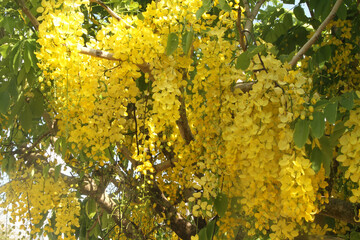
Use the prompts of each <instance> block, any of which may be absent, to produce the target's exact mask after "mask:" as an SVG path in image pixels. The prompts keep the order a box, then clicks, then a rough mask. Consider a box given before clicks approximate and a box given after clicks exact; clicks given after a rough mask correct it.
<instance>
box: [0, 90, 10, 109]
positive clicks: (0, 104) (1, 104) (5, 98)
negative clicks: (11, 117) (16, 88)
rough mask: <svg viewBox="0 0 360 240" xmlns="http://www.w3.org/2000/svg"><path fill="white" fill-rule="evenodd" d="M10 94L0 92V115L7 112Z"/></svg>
mask: <svg viewBox="0 0 360 240" xmlns="http://www.w3.org/2000/svg"><path fill="white" fill-rule="evenodd" d="M9 106H10V94H9V92H7V91H5V92H0V113H3V114H6V113H7V111H9Z"/></svg>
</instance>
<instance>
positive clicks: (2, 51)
mask: <svg viewBox="0 0 360 240" xmlns="http://www.w3.org/2000/svg"><path fill="white" fill-rule="evenodd" d="M8 49H9V44H3V45H1V46H0V54H1V56H2V57H3V59H4V58H6V53H7V50H8Z"/></svg>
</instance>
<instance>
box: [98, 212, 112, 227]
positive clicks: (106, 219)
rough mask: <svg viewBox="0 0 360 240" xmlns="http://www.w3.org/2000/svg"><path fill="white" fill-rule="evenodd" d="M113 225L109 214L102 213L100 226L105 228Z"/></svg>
mask: <svg viewBox="0 0 360 240" xmlns="http://www.w3.org/2000/svg"><path fill="white" fill-rule="evenodd" d="M112 225H113V220H112V218H111V215H110V214H106V213H104V214H103V215H102V217H101V226H102V227H103V228H107V227H110V226H112Z"/></svg>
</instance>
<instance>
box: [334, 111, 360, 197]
mask: <svg viewBox="0 0 360 240" xmlns="http://www.w3.org/2000/svg"><path fill="white" fill-rule="evenodd" d="M359 121H360V109H359V108H357V109H354V110H352V111H350V117H349V120H348V121H346V123H345V126H347V127H348V128H350V129H352V130H351V131H347V132H346V133H345V134H344V135H343V136H342V137H341V138H340V139H339V143H340V146H341V153H342V154H341V155H339V156H338V157H337V158H336V160H337V161H339V162H340V163H342V165H343V166H345V167H347V169H346V171H345V178H347V179H350V180H351V181H352V182H354V183H357V186H358V187H357V188H355V189H353V190H352V193H353V196H351V197H350V198H349V200H350V201H351V202H353V203H358V202H360V163H359V161H358V160H359V156H360V153H359V146H360V145H359V144H360V125H359Z"/></svg>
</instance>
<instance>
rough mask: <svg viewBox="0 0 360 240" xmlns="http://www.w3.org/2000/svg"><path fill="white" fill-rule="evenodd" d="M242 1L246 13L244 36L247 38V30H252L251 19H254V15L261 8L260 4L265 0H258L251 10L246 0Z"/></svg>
mask: <svg viewBox="0 0 360 240" xmlns="http://www.w3.org/2000/svg"><path fill="white" fill-rule="evenodd" d="M243 1H244V5H245V11H246V15H247V18H248V19H247V20H246V23H245V27H244V31H245V36H246V39H247V38H248V37H249V32H252V28H253V21H254V19H255V17H256V15H257V14H258V12H259V10H260V8H261V5H262V4H263V3H264V2H265V0H259V1H258V2H257V3H256V5H255V7H254V8H253V10H252V11H251V12H250V7H249V3H248V2H247V0H243ZM247 8H248V9H247Z"/></svg>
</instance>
